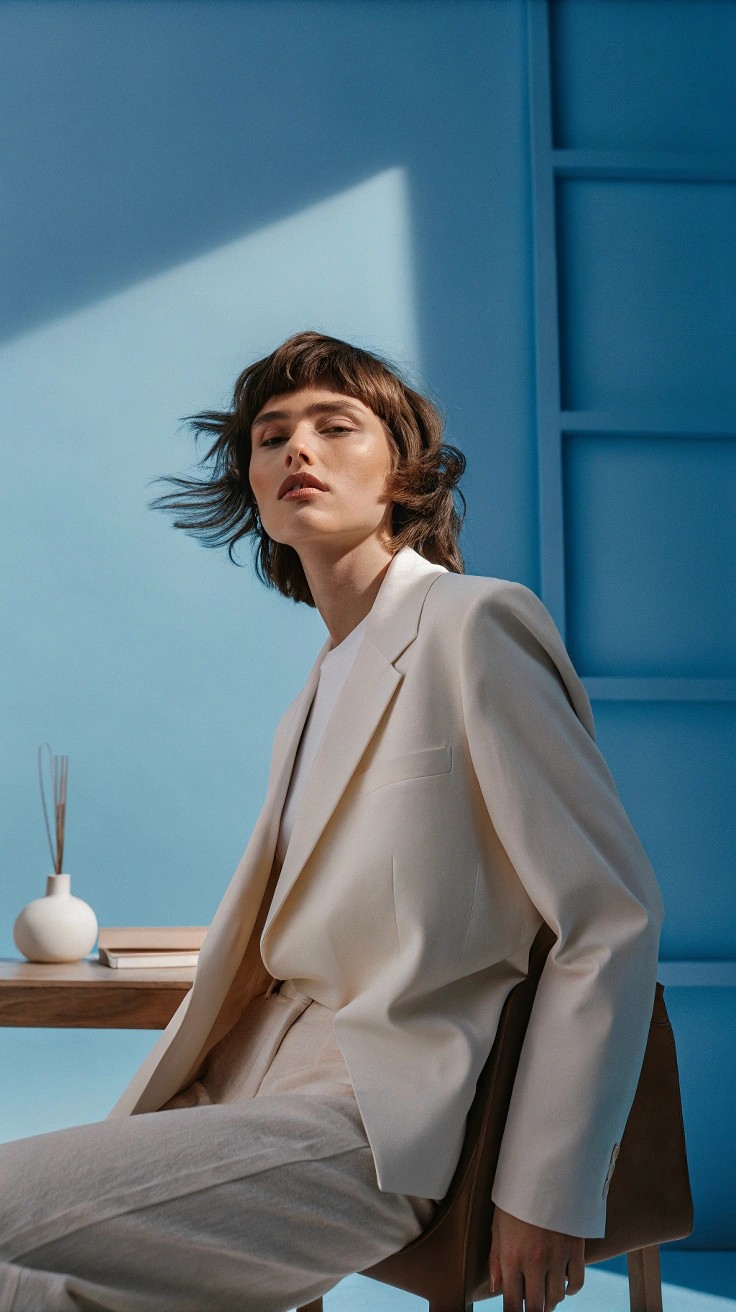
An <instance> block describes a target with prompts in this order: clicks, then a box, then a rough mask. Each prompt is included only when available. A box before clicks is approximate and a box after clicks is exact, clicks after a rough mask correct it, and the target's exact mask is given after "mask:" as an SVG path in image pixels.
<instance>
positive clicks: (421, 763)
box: [355, 744, 452, 790]
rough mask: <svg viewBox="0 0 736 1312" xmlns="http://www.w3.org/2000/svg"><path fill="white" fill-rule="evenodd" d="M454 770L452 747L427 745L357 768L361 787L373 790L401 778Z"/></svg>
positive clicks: (413, 777)
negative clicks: (421, 748) (422, 749)
mask: <svg viewBox="0 0 736 1312" xmlns="http://www.w3.org/2000/svg"><path fill="white" fill-rule="evenodd" d="M451 770H452V747H451V746H450V745H449V744H443V745H442V746H441V747H427V748H425V749H424V751H422V752H407V753H406V754H404V755H401V756H393V757H391V759H390V760H388V761H381V762H380V763H379V764H377V765H373V764H371V765H367V766H365V768H364V769H362V770H356V772H355V773H356V775H359V776H360V780H361V787H363V788H365V789H367V790H372V789H373V788H382V787H383V785H384V784H393V783H398V782H399V781H400V780H401V779H421V778H422V777H423V776H425V775H430V774H449V773H450V771H451Z"/></svg>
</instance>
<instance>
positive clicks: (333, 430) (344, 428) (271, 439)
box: [261, 424, 355, 446]
mask: <svg viewBox="0 0 736 1312" xmlns="http://www.w3.org/2000/svg"><path fill="white" fill-rule="evenodd" d="M325 432H326V433H353V432H355V429H353V428H348V427H347V426H344V425H341V424H336V425H335V426H334V427H333V428H326V429H325ZM283 441H284V439H283V437H267V438H266V440H265V442H261V446H270V445H271V443H272V442H283Z"/></svg>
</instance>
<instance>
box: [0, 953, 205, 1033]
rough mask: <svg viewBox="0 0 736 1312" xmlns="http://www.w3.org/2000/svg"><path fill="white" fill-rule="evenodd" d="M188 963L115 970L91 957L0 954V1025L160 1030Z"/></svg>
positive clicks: (182, 993)
mask: <svg viewBox="0 0 736 1312" xmlns="http://www.w3.org/2000/svg"><path fill="white" fill-rule="evenodd" d="M194 972H195V967H194V966H166V967H164V968H161V969H158V970H151V969H147V968H141V969H137V968H136V969H134V970H133V969H128V970H115V969H113V968H112V967H110V966H103V965H101V964H100V962H99V961H96V960H93V959H92V958H91V957H84V958H83V959H82V961H71V962H69V961H64V962H59V963H58V964H57V963H52V962H33V961H26V960H25V959H24V958H23V957H0V1026H3V1025H6V1026H11V1025H15V1026H19V1025H29V1026H39V1027H47V1028H50V1029H63V1028H67V1029H71V1028H74V1029H77V1028H80V1029H104V1030H162V1029H165V1027H166V1026H167V1025H168V1023H169V1021H170V1020H171V1017H172V1016H173V1014H174V1012H175V1011H176V1009H177V1007H178V1006H179V1003H180V1002H181V1001H182V999H183V998H184V997H186V994H187V993H188V992H189V990H190V988H191V987H192V983H193V981H194Z"/></svg>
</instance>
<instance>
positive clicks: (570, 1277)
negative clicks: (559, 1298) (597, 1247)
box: [567, 1244, 585, 1294]
mask: <svg viewBox="0 0 736 1312" xmlns="http://www.w3.org/2000/svg"><path fill="white" fill-rule="evenodd" d="M584 1282H585V1247H584V1245H583V1246H582V1247H581V1246H580V1245H579V1244H578V1245H577V1247H576V1251H575V1252H574V1254H573V1255H572V1257H571V1258H570V1261H569V1262H568V1264H567V1292H568V1294H577V1293H578V1292H579V1290H581V1289H582V1287H583V1284H584Z"/></svg>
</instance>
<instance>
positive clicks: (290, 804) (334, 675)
mask: <svg viewBox="0 0 736 1312" xmlns="http://www.w3.org/2000/svg"><path fill="white" fill-rule="evenodd" d="M368 614H370V611H369V612H368ZM367 623H368V615H366V616H365V618H364V619H362V620H361V621H360V624H357V625H356V626H355V628H354V629H352V630H351V631H350V633H349V634H348V636H347V638H343V640H342V642H338V644H337V646H336V647H330V648H329V649H328V651H326V652H325V654H324V656H323V657H322V662H321V664H320V667H319V683H318V684H317V691H316V692H315V694H314V697H313V698H312V704H311V706H310V708H309V713H308V715H307V719H306V722H305V724H304V728H303V730H302V736H301V738H300V740H299V746H298V748H297V753H296V759H295V761H294V768H293V770H292V772H291V779H290V781H289V787H288V790H287V793H286V800H285V802H284V808H283V810H282V812H281V824H280V826H279V836H278V840H277V843H276V854H277V856H278V858H279V861H280V862H281V864H282V865H283V862H284V857H285V856H286V848H287V846H288V844H289V839H290V838H291V835H292V833H293V830H294V823H295V821H296V815H297V811H298V809H299V803H300V801H301V796H302V793H303V792H304V787H305V784H306V782H307V778H308V776H309V772H310V770H311V768H312V764H313V762H314V758H315V756H316V755H317V748H318V747H319V745H320V742H321V741H322V735H323V733H324V731H325V729H326V727H327V721H328V720H329V718H330V715H331V714H332V709H333V707H334V705H335V702H336V701H337V695H338V693H339V691H340V689H341V688H342V685H343V684H344V682H345V680H346V679H347V677H348V674H349V673H350V669H351V667H352V664H353V661H354V660H355V657H356V656H357V654H358V648H359V646H360V644H361V641H362V638H363V634H364V632H365V627H366V624H367Z"/></svg>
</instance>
